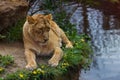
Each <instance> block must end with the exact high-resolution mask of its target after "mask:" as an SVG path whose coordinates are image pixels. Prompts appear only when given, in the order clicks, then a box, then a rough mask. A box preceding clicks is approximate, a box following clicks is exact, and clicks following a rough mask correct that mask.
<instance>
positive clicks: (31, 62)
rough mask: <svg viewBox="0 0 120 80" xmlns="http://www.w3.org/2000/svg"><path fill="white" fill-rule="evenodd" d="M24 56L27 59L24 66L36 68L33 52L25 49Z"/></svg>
mask: <svg viewBox="0 0 120 80" xmlns="http://www.w3.org/2000/svg"><path fill="white" fill-rule="evenodd" d="M25 56H26V59H27V65H26V68H27V69H35V68H37V64H36V61H35V60H36V56H35V53H33V52H32V51H31V50H28V49H27V50H25Z"/></svg>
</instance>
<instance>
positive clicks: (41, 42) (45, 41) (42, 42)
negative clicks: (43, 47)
mask: <svg viewBox="0 0 120 80" xmlns="http://www.w3.org/2000/svg"><path fill="white" fill-rule="evenodd" d="M36 42H37V43H40V44H45V43H47V42H48V40H44V41H36Z"/></svg>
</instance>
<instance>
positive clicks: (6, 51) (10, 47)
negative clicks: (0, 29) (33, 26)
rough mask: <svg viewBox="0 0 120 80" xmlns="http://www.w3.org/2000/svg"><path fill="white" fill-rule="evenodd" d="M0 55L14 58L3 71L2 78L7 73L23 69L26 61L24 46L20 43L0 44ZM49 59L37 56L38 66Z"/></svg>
mask: <svg viewBox="0 0 120 80" xmlns="http://www.w3.org/2000/svg"><path fill="white" fill-rule="evenodd" d="M0 54H1V55H12V56H13V57H14V64H13V65H11V66H8V67H7V68H6V70H5V74H3V75H0V77H4V76H5V75H6V74H8V73H12V72H15V71H17V70H20V69H25V65H26V64H27V63H26V59H25V55H24V46H23V43H22V42H14V43H8V42H0ZM49 58H50V57H43V56H37V63H38V64H47V61H48V59H49Z"/></svg>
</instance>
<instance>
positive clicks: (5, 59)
mask: <svg viewBox="0 0 120 80" xmlns="http://www.w3.org/2000/svg"><path fill="white" fill-rule="evenodd" d="M12 63H14V58H13V56H11V55H6V56H2V55H0V66H2V67H7V66H8V65H11V64H12Z"/></svg>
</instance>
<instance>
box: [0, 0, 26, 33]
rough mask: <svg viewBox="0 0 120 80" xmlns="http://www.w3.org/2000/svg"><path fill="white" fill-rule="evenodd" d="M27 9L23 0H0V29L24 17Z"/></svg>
mask: <svg viewBox="0 0 120 80" xmlns="http://www.w3.org/2000/svg"><path fill="white" fill-rule="evenodd" d="M27 10H28V3H27V2H26V1H25V0H0V31H2V30H3V29H5V28H8V27H9V26H11V25H12V24H14V23H15V22H17V20H19V19H22V18H24V17H25V16H26V13H27Z"/></svg>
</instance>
